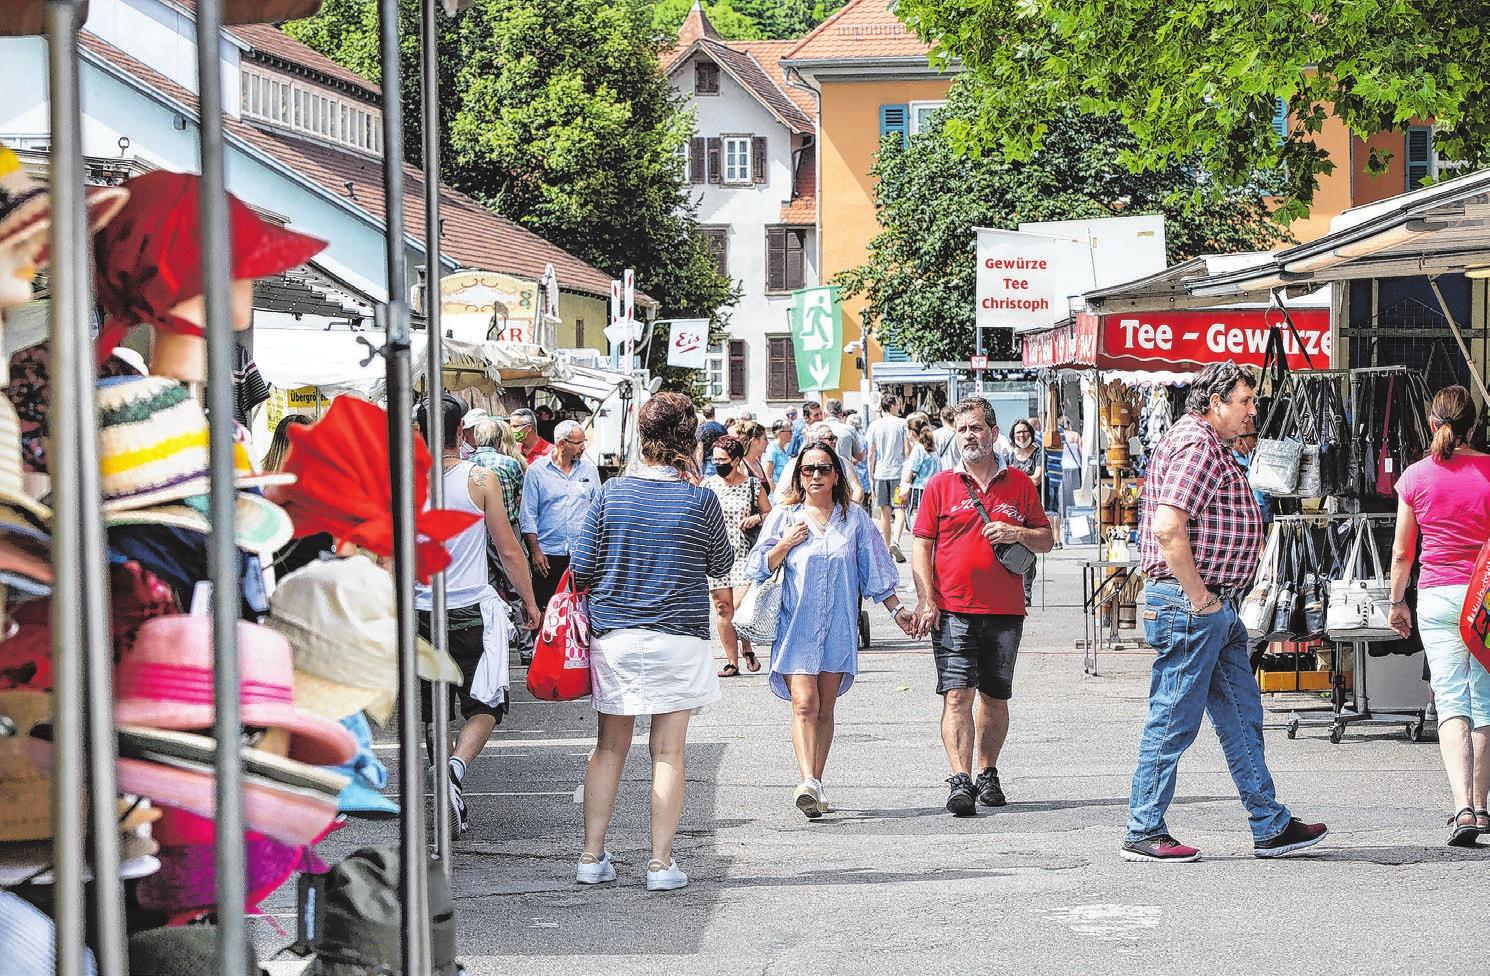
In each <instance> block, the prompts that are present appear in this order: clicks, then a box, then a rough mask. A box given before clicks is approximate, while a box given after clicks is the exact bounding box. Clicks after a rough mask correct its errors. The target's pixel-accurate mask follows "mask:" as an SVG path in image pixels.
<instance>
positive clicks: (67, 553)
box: [46, 0, 122, 976]
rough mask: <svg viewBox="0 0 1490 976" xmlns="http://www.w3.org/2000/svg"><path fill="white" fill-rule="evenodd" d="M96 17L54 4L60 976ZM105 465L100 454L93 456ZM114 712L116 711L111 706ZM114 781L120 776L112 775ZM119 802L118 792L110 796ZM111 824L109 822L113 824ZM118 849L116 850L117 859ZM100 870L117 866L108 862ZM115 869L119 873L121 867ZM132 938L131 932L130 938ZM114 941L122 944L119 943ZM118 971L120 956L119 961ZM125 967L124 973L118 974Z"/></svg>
mask: <svg viewBox="0 0 1490 976" xmlns="http://www.w3.org/2000/svg"><path fill="white" fill-rule="evenodd" d="M86 15H87V5H86V3H85V2H83V0H48V3H47V6H46V37H47V47H48V52H47V54H48V57H47V65H48V68H47V71H48V79H47V80H48V83H49V86H50V93H49V99H50V110H51V128H52V134H51V139H52V143H51V155H52V160H51V167H50V179H51V197H52V213H53V219H52V227H51V236H52V240H51V251H52V255H53V257H54V261H53V268H52V333H51V335H52V349H51V354H52V370H53V373H52V386H51V403H50V413H51V417H52V418H53V422H52V424H51V430H50V432H49V435H50V437H51V471H50V474H51V476H52V479H53V484H54V485H56V488H57V490H56V493H55V497H54V498H53V504H52V509H53V522H52V558H53V566H54V580H53V585H52V668H53V673H54V675H55V677H54V680H53V686H52V703H53V704H52V707H53V716H52V727H53V739H52V749H53V760H52V790H53V793H52V830H53V840H52V863H53V869H54V874H55V876H56V884H55V886H54V890H53V917H54V919H55V921H56V926H57V974H58V976H81V973H82V972H83V953H84V944H85V938H86V918H87V911H86V909H85V905H84V894H85V892H84V887H83V866H84V865H83V860H84V859H83V853H84V849H85V842H84V836H85V826H86V819H85V816H84V805H83V797H84V796H85V793H84V789H85V782H86V781H85V776H84V771H85V770H84V766H85V758H84V756H85V751H86V750H85V726H84V709H83V705H84V687H85V684H86V677H85V674H86V669H87V664H88V660H89V658H90V656H91V655H90V654H89V650H90V649H89V648H88V647H87V644H86V642H87V640H88V636H89V633H90V628H87V627H85V626H84V616H85V615H84V613H83V612H82V611H83V608H84V601H85V599H86V595H87V593H88V590H89V586H88V582H89V581H88V580H86V579H85V576H86V575H87V574H88V572H89V571H90V567H92V566H93V565H94V563H93V561H92V560H89V559H88V558H87V553H86V545H87V538H86V534H85V532H84V530H83V512H84V510H85V508H87V507H88V504H89V501H90V499H88V498H86V497H85V496H84V494H83V479H82V478H81V470H80V469H81V467H82V465H83V462H84V453H85V452H84V444H83V432H82V423H81V418H82V414H83V411H84V409H88V410H92V409H93V402H92V401H93V397H92V389H93V387H92V384H91V383H89V384H86V385H85V384H83V383H81V382H80V377H81V376H82V375H83V369H82V363H80V359H83V360H86V361H87V363H88V364H91V363H92V359H93V353H92V342H91V337H90V335H89V328H88V323H89V319H88V304H89V301H88V295H89V287H88V277H87V267H88V265H87V258H86V256H84V257H83V258H82V259H81V260H80V259H79V258H78V255H79V254H81V253H82V252H84V251H85V250H86V249H87V246H88V228H87V213H86V203H85V201H84V195H83V145H82V143H83V135H82V116H81V111H82V99H81V97H80V95H79V90H78V75H79V72H78V53H77V34H78V29H79V28H80V27H81V26H82V23H83V19H84V17H85V16H86ZM93 456H94V458H95V461H96V455H93ZM105 707H110V708H111V707H112V703H111V702H109V703H106V704H105ZM111 778H112V777H111ZM110 800H111V801H112V796H111V797H110ZM112 824H113V819H112V818H110V821H109V824H108V826H106V827H105V828H104V829H109V828H111V827H112ZM117 856H118V851H117V848H116V849H115V860H116V862H117ZM97 867H98V869H99V871H104V870H108V869H109V867H110V865H106V864H103V863H100V864H98V865H97ZM113 873H114V875H115V877H116V878H117V876H118V868H117V863H116V864H115V865H113ZM121 938H122V935H121ZM111 941H112V939H111ZM116 965H117V960H116ZM116 971H117V970H116Z"/></svg>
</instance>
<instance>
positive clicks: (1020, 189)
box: [835, 82, 1286, 362]
mask: <svg viewBox="0 0 1490 976" xmlns="http://www.w3.org/2000/svg"><path fill="white" fill-rule="evenodd" d="M980 111H981V105H980V103H979V97H978V94H977V92H976V91H974V90H971V86H969V85H967V84H965V83H963V82H959V83H957V84H955V85H954V86H953V88H952V93H951V96H950V101H949V104H948V107H947V108H946V109H944V110H943V111H942V112H941V113H940V114H939V115H938V116H937V118H938V122H939V124H938V125H937V126H936V127H934V128H932V129H931V131H929V132H922V133H921V134H920V135H918V136H916V137H914V138H913V139H911V140H910V143H909V145H908V146H906V147H904V148H902V146H901V144H900V142H899V141H898V140H896V139H894V138H890V139H887V140H886V141H885V144H884V147H883V148H882V149H881V151H880V154H879V156H878V158H877V160H876V163H875V167H874V176H875V177H876V178H877V179H878V181H879V182H878V186H877V188H876V193H875V207H876V210H877V211H878V215H879V221H880V225H881V227H882V228H883V230H882V231H881V232H880V234H879V235H878V236H876V237H875V239H874V240H873V241H871V242H870V245H869V259H868V261H867V262H866V263H864V264H863V265H861V266H859V267H857V268H854V269H852V270H850V271H847V272H845V273H843V274H841V275H839V276H838V278H837V279H836V281H835V283H836V284H839V285H840V286H842V287H843V289H844V294H845V296H846V297H852V296H856V295H864V296H865V297H866V299H867V301H868V307H867V310H866V312H865V320H866V324H868V325H869V326H870V327H871V328H872V329H873V331H874V332H875V334H876V335H877V337H878V338H879V339H880V341H882V342H887V343H891V344H893V345H897V346H900V347H902V348H904V349H906V350H907V351H908V352H910V353H911V354H912V355H913V356H914V357H915V358H916V359H917V360H919V361H921V362H948V361H959V360H965V359H967V358H968V357H969V356H970V355H972V353H973V351H974V347H975V341H976V340H975V337H974V335H975V334H974V327H973V308H974V304H975V297H974V296H975V288H974V285H975V282H974V278H975V275H976V264H977V262H976V260H975V258H974V246H975V243H974V236H975V235H974V232H973V229H974V228H975V227H1005V228H1014V227H1017V226H1018V225H1019V224H1020V223H1021V222H1022V221H1034V220H1078V219H1082V218H1091V217H1115V216H1135V215H1139V214H1163V215H1164V218H1165V242H1166V245H1167V250H1168V254H1167V257H1168V258H1169V260H1170V261H1171V262H1174V261H1182V260H1185V259H1186V258H1190V257H1194V256H1196V255H1198V254H1210V253H1224V252H1229V251H1246V250H1254V249H1263V248H1269V247H1273V246H1275V245H1277V244H1278V243H1281V242H1282V241H1284V240H1285V237H1286V235H1285V234H1284V233H1283V231H1282V230H1281V229H1280V228H1279V227H1278V226H1277V225H1276V224H1275V223H1273V222H1272V221H1271V220H1270V219H1269V217H1268V211H1267V206H1266V203H1265V198H1264V196H1263V191H1262V189H1261V188H1260V187H1257V186H1253V187H1249V188H1247V189H1242V190H1224V189H1221V188H1219V187H1218V186H1216V185H1215V184H1214V183H1212V182H1210V181H1208V180H1205V179H1204V178H1202V177H1201V176H1199V175H1198V174H1199V172H1200V171H1199V170H1198V169H1196V168H1195V167H1193V166H1182V165H1170V166H1167V167H1164V168H1162V169H1158V170H1149V171H1146V172H1142V173H1133V172H1130V171H1128V170H1126V169H1125V168H1123V167H1122V166H1121V165H1119V164H1118V162H1117V159H1118V157H1119V156H1120V155H1121V154H1123V153H1125V152H1131V151H1132V150H1133V148H1134V146H1135V140H1134V138H1133V136H1132V135H1130V134H1129V133H1128V132H1127V130H1126V129H1124V127H1123V125H1122V123H1121V122H1119V121H1118V120H1117V119H1115V118H1113V117H1111V116H1101V117H1097V116H1084V115H1078V114H1076V113H1074V112H1073V113H1067V114H1066V115H1064V116H1062V117H1060V118H1058V119H1056V120H1054V123H1053V124H1052V125H1051V127H1050V131H1049V133H1048V134H1047V136H1046V138H1045V141H1044V143H1043V144H1042V146H1041V147H1040V148H1039V149H1038V150H1036V151H1035V152H1034V153H1033V154H1032V155H1031V156H1030V157H1029V158H1028V159H1025V160H1016V159H1012V158H1009V157H1007V156H1004V155H1001V154H999V153H993V152H990V153H985V154H982V155H976V154H972V153H967V152H964V151H963V150H962V149H960V148H959V145H958V142H959V140H958V138H957V137H955V136H954V133H955V132H956V131H957V130H958V129H959V128H960V127H961V126H965V125H968V124H970V123H972V122H975V121H976V120H977V117H978V113H979V112H980ZM988 353H989V355H990V356H991V357H993V358H994V359H1010V358H1016V357H1015V355H1014V350H1013V349H1012V348H1007V347H1006V348H998V347H997V346H991V347H990V348H989V349H988Z"/></svg>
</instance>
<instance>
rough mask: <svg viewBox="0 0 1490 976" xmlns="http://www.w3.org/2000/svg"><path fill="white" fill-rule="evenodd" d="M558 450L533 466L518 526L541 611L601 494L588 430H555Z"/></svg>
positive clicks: (564, 424)
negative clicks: (589, 451) (587, 450)
mask: <svg viewBox="0 0 1490 976" xmlns="http://www.w3.org/2000/svg"><path fill="white" fill-rule="evenodd" d="M554 439H555V443H554V449H553V451H552V452H551V453H550V454H548V455H547V456H544V457H540V458H538V459H537V460H535V461H533V462H532V463H531V464H530V465H529V466H528V471H527V474H525V475H523V497H522V502H521V504H520V505H519V509H518V512H519V514H518V524H519V525H520V526H521V527H522V531H523V538H524V539H525V540H527V543H528V553H529V557H530V559H531V561H532V564H533V595H534V597H535V598H536V599H537V601H538V609H539V612H546V611H547V609H548V601H549V600H551V599H553V595H554V592H555V591H556V590H557V589H558V588H559V581H560V580H561V579H563V577H564V571H565V570H566V569H568V568H569V543H570V540H571V539H573V538H574V535H575V534H576V533H577V532H579V529H580V526H581V525H583V524H584V521H585V514H586V513H587V512H589V510H590V504H591V503H592V502H593V501H594V500H595V497H596V495H597V494H598V493H599V491H600V472H599V471H598V470H596V468H595V465H594V463H592V462H591V461H590V459H589V458H587V457H585V431H584V428H583V427H581V426H580V425H579V424H577V423H575V422H574V421H572V420H564V421H561V422H560V423H559V425H558V426H557V427H555V428H554Z"/></svg>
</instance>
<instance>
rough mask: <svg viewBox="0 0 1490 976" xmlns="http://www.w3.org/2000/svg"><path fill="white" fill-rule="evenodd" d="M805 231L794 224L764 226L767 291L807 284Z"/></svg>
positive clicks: (790, 289)
mask: <svg viewBox="0 0 1490 976" xmlns="http://www.w3.org/2000/svg"><path fill="white" fill-rule="evenodd" d="M806 252H807V231H805V230H802V229H799V228H796V227H767V228H766V291H768V292H785V291H796V290H797V289H798V288H804V287H806Z"/></svg>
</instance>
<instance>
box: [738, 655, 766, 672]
mask: <svg viewBox="0 0 1490 976" xmlns="http://www.w3.org/2000/svg"><path fill="white" fill-rule="evenodd" d="M740 656H741V657H743V658H744V659H745V666H746V667H747V668H749V669H750V673H751V674H754V673H755V672H757V671H759V670H760V669H761V662H760V658H758V657H756V656H755V652H754V651H741V652H740Z"/></svg>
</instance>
